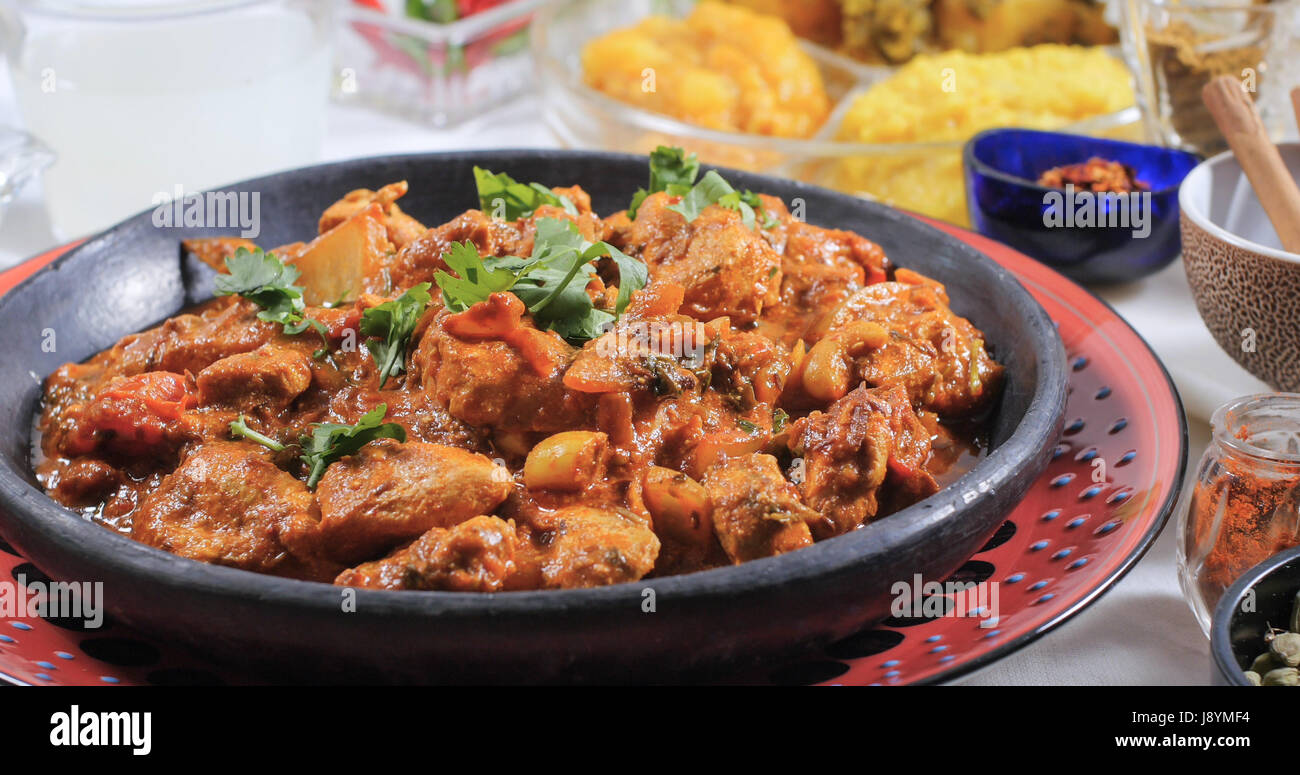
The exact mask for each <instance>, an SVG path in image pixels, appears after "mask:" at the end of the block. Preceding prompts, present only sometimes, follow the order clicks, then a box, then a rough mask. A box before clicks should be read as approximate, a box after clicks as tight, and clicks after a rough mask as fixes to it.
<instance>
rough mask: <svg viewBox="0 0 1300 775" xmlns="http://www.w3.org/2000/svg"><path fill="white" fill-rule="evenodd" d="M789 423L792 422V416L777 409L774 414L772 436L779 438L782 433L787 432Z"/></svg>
mask: <svg viewBox="0 0 1300 775" xmlns="http://www.w3.org/2000/svg"><path fill="white" fill-rule="evenodd" d="M789 422H790V415H789V414H787V413H786V411H785V410H784V409H777V410H776V411H775V412H773V413H772V435H773V436H779V435H780V434H781V431H783V430H785V426H786V424H787V423H789Z"/></svg>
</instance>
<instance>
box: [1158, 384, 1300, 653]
mask: <svg viewBox="0 0 1300 775" xmlns="http://www.w3.org/2000/svg"><path fill="white" fill-rule="evenodd" d="M1210 424H1211V431H1212V433H1213V437H1212V439H1211V441H1210V445H1209V447H1208V448H1207V449H1206V450H1205V454H1204V455H1203V456H1202V457H1201V462H1200V465H1199V467H1198V468H1197V471H1196V482H1195V486H1194V488H1193V490H1192V494H1191V497H1190V498H1188V500H1187V505H1186V507H1185V508H1184V510H1183V512H1182V514H1181V515H1180V517H1179V525H1178V527H1179V541H1178V574H1179V581H1180V583H1181V585H1182V589H1183V594H1184V596H1186V598H1187V602H1188V605H1190V606H1191V608H1192V612H1193V613H1194V614H1195V615H1196V618H1197V620H1198V621H1199V622H1200V624H1201V629H1202V630H1204V631H1205V633H1206V634H1207V635H1208V634H1209V632H1210V616H1211V613H1212V612H1213V611H1214V606H1215V604H1216V603H1218V602H1219V598H1220V597H1222V595H1223V592H1224V590H1225V589H1227V588H1228V586H1229V585H1231V584H1232V582H1234V581H1236V580H1237V578H1238V577H1239V576H1240V575H1241V574H1242V573H1244V572H1245V571H1246V570H1248V569H1250V568H1251V567H1252V566H1253V565H1255V564H1257V563H1259V562H1260V561H1262V560H1264V559H1266V558H1268V557H1270V556H1272V555H1274V554H1277V553H1278V552H1280V551H1282V550H1284V549H1287V548H1290V547H1292V546H1296V545H1300V509H1298V508H1297V499H1298V498H1300V393H1260V394H1257V395H1251V396H1244V397H1242V398H1238V399H1235V400H1233V401H1230V402H1229V403H1227V404H1224V405H1223V406H1221V407H1219V409H1218V411H1216V412H1215V413H1214V417H1213V418H1212V419H1211V421H1210Z"/></svg>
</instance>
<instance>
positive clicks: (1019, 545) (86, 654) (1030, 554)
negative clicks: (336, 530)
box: [0, 221, 1187, 685]
mask: <svg viewBox="0 0 1300 775" xmlns="http://www.w3.org/2000/svg"><path fill="white" fill-rule="evenodd" d="M931 223H932V224H933V225H934V226H936V227H938V228H940V229H943V230H945V231H947V232H949V233H951V234H953V235H954V236H956V237H957V238H959V239H961V240H963V241H965V242H967V243H969V244H971V245H972V246H974V247H975V248H976V249H978V250H981V251H983V252H984V253H986V254H987V255H989V256H990V257H992V258H993V259H994V260H995V261H997V262H998V263H1000V264H1002V265H1003V266H1005V267H1006V268H1007V269H1009V270H1011V271H1012V272H1014V273H1015V275H1016V276H1017V277H1018V278H1019V279H1020V281H1021V282H1022V283H1023V284H1024V285H1025V287H1026V288H1028V289H1029V292H1030V293H1032V294H1033V295H1034V297H1035V298H1036V299H1038V301H1039V303H1040V304H1042V305H1043V307H1044V308H1045V309H1046V310H1047V312H1048V314H1049V315H1051V317H1052V319H1053V320H1054V321H1055V322H1056V325H1057V328H1058V330H1059V331H1060V333H1061V339H1062V340H1063V341H1064V342H1065V349H1066V353H1067V357H1068V358H1069V362H1070V365H1071V369H1072V371H1071V375H1070V389H1069V397H1068V399H1067V404H1066V414H1065V427H1064V429H1063V431H1062V435H1061V439H1060V441H1059V443H1058V444H1057V446H1056V449H1055V451H1054V453H1053V459H1052V462H1051V464H1050V465H1049V466H1048V469H1047V471H1046V472H1045V473H1044V474H1043V476H1042V477H1041V478H1040V479H1039V480H1038V481H1037V482H1036V483H1035V484H1034V485H1033V487H1032V488H1031V489H1030V491H1029V493H1028V495H1027V496H1026V497H1025V499H1024V501H1022V502H1021V503H1020V505H1019V506H1017V507H1016V509H1015V511H1013V512H1012V513H1011V515H1010V516H1009V517H1008V518H1007V520H1006V521H1005V522H1004V523H1003V525H1002V527H1001V528H1000V529H999V530H998V531H997V533H996V534H994V536H993V537H992V538H991V539H989V541H988V542H987V543H986V544H985V546H984V547H983V548H981V549H980V551H979V552H977V553H976V554H975V555H974V556H973V557H971V559H970V560H969V561H967V562H966V563H965V564H964V565H963V566H962V567H961V568H960V569H959V570H958V571H957V572H956V573H955V574H954V576H953V578H952V579H950V581H961V582H972V583H974V584H976V585H977V587H976V589H981V585H982V589H983V593H982V594H976V595H974V596H968V597H966V598H963V599H961V600H955V599H954V596H953V595H951V594H943V593H942V592H939V593H937V594H932V595H928V596H927V595H924V594H923V595H922V596H921V597H920V598H919V599H920V602H921V603H922V605H921V608H920V610H913V611H909V612H906V613H907V614H909V615H907V616H902V617H895V618H892V619H888V620H886V621H884V622H881V623H880V624H878V625H876V626H874V627H871V628H868V629H866V630H863V631H861V632H858V633H856V634H854V635H851V636H849V637H848V638H845V639H843V640H841V641H838V642H836V643H833V644H831V645H829V646H827V647H826V648H825V649H822V650H821V651H819V652H818V653H816V654H810V655H807V656H805V657H804V658H802V659H800V660H799V661H796V662H790V663H785V664H778V665H773V666H772V667H771V668H770V669H768V670H765V671H763V672H762V673H758V674H753V675H747V676H746V677H744V678H743V679H741V680H743V681H745V682H753V683H778V684H790V683H796V684H816V683H825V684H887V685H888V684H912V683H935V682H941V681H945V680H949V679H952V678H955V677H956V676H958V675H961V674H964V673H966V672H969V671H971V670H974V669H977V668H980V667H983V666H985V665H988V664H989V663H991V662H993V661H995V660H997V659H999V658H1001V657H1003V656H1006V655H1007V654H1009V653H1011V652H1012V651H1015V650H1016V649H1018V648H1021V647H1023V646H1025V645H1026V644H1028V643H1030V642H1032V641H1033V640H1034V639H1036V638H1038V637H1039V636H1041V635H1042V634H1043V633H1045V632H1047V631H1048V630H1050V629H1052V628H1054V627H1056V626H1059V625H1060V624H1061V623H1063V622H1064V621H1066V620H1067V619H1069V618H1070V617H1071V616H1073V615H1074V614H1076V613H1078V612H1079V611H1081V610H1082V609H1083V608H1085V607H1086V606H1087V605H1089V604H1090V603H1091V602H1093V601H1094V600H1096V599H1097V598H1098V597H1099V596H1100V595H1101V594H1102V593H1104V592H1105V591H1106V590H1107V589H1109V588H1110V587H1111V586H1112V585H1113V584H1114V583H1115V582H1116V581H1118V580H1119V579H1120V577H1122V576H1123V575H1124V573H1125V572H1127V571H1128V569H1129V568H1131V567H1132V566H1133V565H1134V564H1135V563H1136V562H1137V561H1138V560H1139V559H1140V558H1141V557H1142V555H1143V554H1144V553H1145V552H1146V550H1147V548H1148V547H1149V546H1150V545H1151V543H1152V542H1153V541H1154V540H1155V538H1156V536H1157V535H1159V533H1160V530H1161V528H1162V527H1163V526H1164V524H1165V522H1166V520H1167V519H1168V517H1169V514H1170V512H1171V511H1172V510H1173V507H1174V504H1175V502H1176V501H1177V497H1178V490H1179V484H1180V483H1181V482H1182V479H1183V471H1184V468H1185V466H1186V459H1187V428H1186V422H1185V420H1184V416H1183V411H1182V405H1181V404H1180V402H1179V400H1178V394H1177V392H1176V391H1175V389H1174V387H1173V385H1172V383H1171V382H1170V381H1169V377H1168V375H1167V374H1166V372H1165V370H1164V367H1163V366H1162V365H1161V364H1160V361H1159V360H1158V359H1157V358H1156V356H1155V355H1154V354H1153V353H1152V352H1151V350H1150V348H1149V347H1147V345H1146V343H1145V342H1144V341H1142V338H1141V337H1140V336H1138V334H1137V333H1136V332H1135V331H1133V329H1132V328H1130V327H1129V325H1128V324H1127V323H1125V322H1124V320H1123V319H1122V318H1121V317H1120V316H1119V315H1117V314H1116V313H1115V312H1114V310H1112V309H1111V308H1110V307H1108V306H1107V305H1106V304H1105V302H1103V301H1101V300H1100V299H1098V298H1097V297H1095V296H1093V295H1092V294H1091V293H1089V292H1088V291H1087V290H1085V289H1083V288H1081V287H1080V286H1078V285H1075V284H1074V283H1073V282H1071V281H1070V280H1068V279H1066V278H1065V277H1064V276H1062V275H1060V274H1057V273H1056V272H1054V271H1052V270H1051V269H1048V268H1047V267H1045V266H1043V265H1042V264H1039V263H1037V262H1036V261H1034V260H1033V259H1030V258H1028V257H1026V256H1023V255H1021V254H1019V253H1017V252H1015V251H1014V250H1011V249H1010V248H1008V247H1006V246H1004V245H1002V244H1000V243H997V242H993V241H992V240H989V239H986V238H984V237H981V236H979V235H977V234H973V233H971V232H968V231H965V230H962V229H960V228H958V227H955V226H950V225H948V224H943V223H938V222H933V221H931ZM69 247H71V246H69ZM66 249H67V248H61V249H59V250H56V251H52V252H51V253H47V254H45V255H42V256H39V257H37V258H34V259H32V260H30V261H28V262H27V263H25V264H23V265H21V266H18V267H15V268H14V269H11V270H9V271H8V272H5V273H3V274H0V293H3V292H4V291H7V290H8V289H10V288H12V287H13V286H14V285H16V284H17V283H18V282H20V281H21V280H23V279H24V278H26V277H27V276H28V275H30V274H32V273H33V272H35V271H36V270H37V269H39V268H40V267H42V266H44V265H45V264H47V263H49V262H50V261H52V260H53V259H54V258H55V257H57V256H58V255H59V254H60V253H62V252H63V251H64V250H66ZM19 578H21V579H22V580H24V581H26V582H28V583H29V584H30V583H32V582H39V581H45V577H44V574H42V573H41V571H40V570H39V569H37V568H36V567H35V566H33V565H32V564H31V563H28V562H26V561H25V560H24V559H23V558H22V557H20V556H18V554H17V552H16V551H15V550H14V549H13V548H12V547H10V546H8V545H7V544H5V543H3V542H2V541H0V580H4V581H11V580H17V579H19ZM37 588H39V585H37ZM993 590H996V597H993ZM921 591H922V593H924V592H925V590H924V589H922V590H921ZM975 600H978V601H980V602H981V603H986V604H987V606H986V607H985V608H984V609H982V610H981V608H979V607H976V606H972V605H969V604H968V601H975ZM0 677H4V678H7V679H8V680H10V681H12V682H14V683H26V684H102V685H123V684H143V685H148V684H155V685H168V684H172V685H174V684H209V683H250V682H252V681H251V680H250V679H248V678H246V677H244V676H241V675H239V674H237V673H232V672H230V671H229V670H226V669H223V668H221V667H220V666H217V665H213V664H211V663H209V662H206V661H204V660H203V659H202V658H201V657H198V656H196V655H193V654H191V653H189V652H187V651H186V650H183V649H180V648H177V647H175V646H170V645H168V644H166V643H159V642H155V641H152V640H151V639H149V638H147V637H144V636H141V635H138V634H136V633H134V632H131V631H129V630H128V629H127V628H126V627H125V626H123V625H120V624H116V623H114V622H112V621H111V619H109V620H106V621H105V623H104V626H102V627H99V628H97V629H87V628H85V626H84V624H83V623H82V622H81V621H79V620H78V621H68V620H57V619H40V618H29V617H6V616H0ZM733 680H734V679H733Z"/></svg>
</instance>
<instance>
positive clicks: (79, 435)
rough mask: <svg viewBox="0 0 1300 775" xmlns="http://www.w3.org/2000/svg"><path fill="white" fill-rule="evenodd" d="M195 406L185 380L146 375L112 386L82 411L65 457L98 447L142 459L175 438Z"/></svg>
mask: <svg viewBox="0 0 1300 775" xmlns="http://www.w3.org/2000/svg"><path fill="white" fill-rule="evenodd" d="M197 404H198V398H197V396H196V395H195V393H194V390H193V389H192V388H191V387H190V385H189V382H188V380H186V378H185V377H184V376H182V375H180V374H174V373H172V372H169V371H151V372H146V373H144V374H139V375H137V376H134V377H128V378H126V379H122V380H119V381H116V382H114V383H113V384H112V385H110V386H109V388H108V389H107V390H105V391H104V392H103V393H102V394H101V395H100V396H99V397H98V398H96V399H95V400H94V401H92V402H91V403H90V404H88V405H87V406H86V409H85V412H84V413H83V414H82V418H81V420H82V421H81V424H80V425H79V427H78V428H77V432H76V433H75V434H73V435H72V437H71V438H70V439H69V442H68V443H69V446H70V447H71V449H69V450H68V451H69V452H72V453H73V454H87V453H89V452H92V451H94V450H95V448H96V447H98V446H99V445H101V444H104V445H107V446H109V447H111V448H113V449H115V450H116V451H119V452H123V453H126V454H147V453H149V452H151V451H153V450H154V449H155V448H157V447H159V446H161V445H164V444H166V443H167V442H168V440H169V439H171V438H174V437H176V436H177V435H178V434H177V430H178V429H177V427H176V424H177V422H178V421H179V420H180V418H181V415H183V414H184V413H185V411H186V410H187V409H191V408H193V407H194V406H195V405H197Z"/></svg>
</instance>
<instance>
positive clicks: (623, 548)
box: [529, 506, 659, 589]
mask: <svg viewBox="0 0 1300 775" xmlns="http://www.w3.org/2000/svg"><path fill="white" fill-rule="evenodd" d="M534 522H535V525H534V527H535V528H536V529H537V530H538V536H539V538H540V540H536V539H535V542H536V543H539V544H540V547H537V548H535V550H534V551H533V552H530V553H529V554H530V555H531V557H532V559H531V562H535V563H538V564H539V565H540V567H539V568H537V569H535V570H533V571H532V574H535V575H537V576H539V578H540V586H541V588H543V589H574V588H578V587H600V586H605V585H607V584H619V583H622V582H625V581H636V580H637V579H639V578H641V577H642V576H644V575H645V574H647V573H649V572H650V571H651V570H652V569H653V568H654V564H655V558H656V557H658V556H659V538H658V537H657V536H656V535H655V534H654V531H653V530H651V529H650V526H649V525H647V524H646V523H645V522H644V521H642V520H640V519H638V518H636V517H635V516H634V515H632V514H631V513H630V512H626V511H623V510H614V509H609V508H598V507H595V506H569V507H566V508H562V509H559V510H558V511H555V512H553V513H551V514H548V515H546V516H539V517H537V518H536V519H535V520H534ZM532 574H530V575H532Z"/></svg>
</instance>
